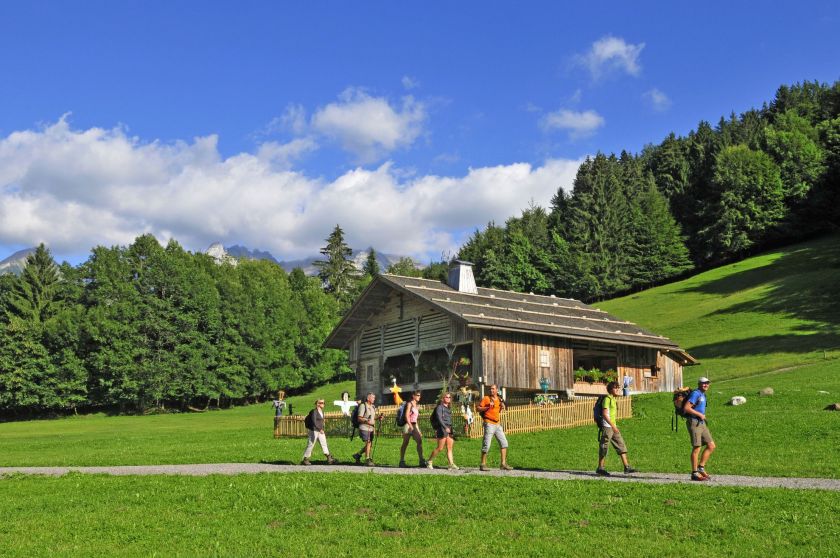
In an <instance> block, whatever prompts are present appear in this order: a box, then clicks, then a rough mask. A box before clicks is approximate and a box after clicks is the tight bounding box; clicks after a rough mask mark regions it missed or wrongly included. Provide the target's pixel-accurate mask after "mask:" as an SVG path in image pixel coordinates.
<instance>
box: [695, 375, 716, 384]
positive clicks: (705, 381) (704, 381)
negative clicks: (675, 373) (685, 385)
mask: <svg viewBox="0 0 840 558" xmlns="http://www.w3.org/2000/svg"><path fill="white" fill-rule="evenodd" d="M697 383H698V384H710V383H712V382H711V380H709V378H707V377H706V376H700V379H698V380H697Z"/></svg>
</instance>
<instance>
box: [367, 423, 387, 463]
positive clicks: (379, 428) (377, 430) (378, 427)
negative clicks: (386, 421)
mask: <svg viewBox="0 0 840 558" xmlns="http://www.w3.org/2000/svg"><path fill="white" fill-rule="evenodd" d="M384 416H385V415H383V414H381V413H380V415H379V416H378V417H376V423H377V424H376V427H375V428H374V430H373V448H371V450H370V459H371V461H373V456H374V455H376V442H378V441H379V433H380V432H381V431H382V417H384ZM374 463H375V461H374Z"/></svg>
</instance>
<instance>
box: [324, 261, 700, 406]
mask: <svg viewBox="0 0 840 558" xmlns="http://www.w3.org/2000/svg"><path fill="white" fill-rule="evenodd" d="M324 346H325V347H328V348H334V349H345V350H347V351H348V354H349V360H350V365H351V366H352V367H353V368H354V369H355V370H356V392H357V394H364V393H366V392H369V391H372V392H374V393H377V394H381V395H382V396H385V395H388V394H389V388H390V387H391V386H392V383H393V382H394V381H396V383H397V384H398V385H400V386H401V387H402V388H403V390H405V391H409V390H412V389H420V390H423V391H424V392H425V391H430V392H438V391H440V389H441V381H442V378H443V377H444V375H445V374H447V373H449V374H451V373H452V372H453V371H454V372H455V374H456V375H457V376H458V378H457V380H458V381H460V383H461V384H462V385H464V384H468V385H473V386H477V387H482V386H484V385H489V384H492V383H495V384H498V385H499V386H500V387H503V388H506V391H507V393H508V397H509V398H511V396H512V395H514V396H515V395H516V394H520V395H521V396H522V397H523V398H524V397H527V396H530V395H531V394H533V393H534V392H537V391H539V390H540V379H541V378H547V379H548V381H549V390H550V391H553V392H560V393H564V394H566V395H572V394H573V393H574V370H575V369H578V368H585V369H587V370H590V369H593V368H595V369H599V370H603V371H606V370H615V371H617V375H618V378H619V380H620V379H621V378H622V377H623V376H630V377H632V378H633V384H632V388H633V390H634V391H637V392H652V391H668V390H673V389H676V388H677V387H679V386H680V385H682V383H683V377H682V373H683V371H682V369H683V366H686V365H690V364H696V363H697V361H696V360H695V359H694V358H693V357H692V356H691V355H689V354H688V353H687V352H686V351H684V350H683V349H681V348H680V347H679V346H677V344H676V343H674V342H673V341H671V340H669V339H668V338H666V337H663V336H661V335H656V334H655V333H651V332H649V331H646V330H644V329H642V328H640V327H639V326H637V325H635V324H633V323H630V322H628V321H625V320H622V319H620V318H617V317H614V316H611V315H610V314H608V313H606V312H604V311H603V310H598V309H597V308H593V307H591V306H588V305H586V304H583V303H582V302H579V301H577V300H572V299H566V298H556V297H554V296H541V295H533V294H523V293H517V292H512V291H502V290H497V289H485V288H480V287H479V288H477V287H476V285H475V280H474V278H473V274H472V267H471V264H469V263H467V262H456V263H455V265H454V266H453V267H452V269H450V271H449V281H448V284H445V283H442V282H439V281H433V280H428V279H418V278H413V277H401V276H396V275H379V276H377V277H376V278H374V279H373V281H372V282H371V284H370V285H369V286H368V287H367V289H365V291H364V292H363V293H362V294H361V295H360V296H359V299H358V300H357V301H356V302H355V304H354V305H353V306H352V308H351V309H350V311H349V312H348V313H347V315H346V316H345V317H344V319H343V320H342V321H341V322H340V323H339V324H338V325H337V326H336V327H335V329H334V330H333V331H332V333H330V335H329V337H328V338H327V340H326V341H325V343H324ZM458 363H460V364H461V366H456V365H457V364H458ZM425 399H427V398H426V396H425V393H424V400H425Z"/></svg>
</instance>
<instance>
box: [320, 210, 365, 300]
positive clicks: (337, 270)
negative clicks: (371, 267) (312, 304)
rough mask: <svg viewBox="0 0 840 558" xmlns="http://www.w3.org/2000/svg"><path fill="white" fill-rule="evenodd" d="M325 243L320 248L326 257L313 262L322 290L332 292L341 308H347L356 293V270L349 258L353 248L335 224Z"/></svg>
mask: <svg viewBox="0 0 840 558" xmlns="http://www.w3.org/2000/svg"><path fill="white" fill-rule="evenodd" d="M326 242H327V245H326V246H324V247H323V248H321V254H322V255H323V256H324V257H325V258H326V259H324V260H318V261H315V262H313V264H314V265H315V267H317V268H318V277H319V278H320V279H321V283H322V284H323V287H324V291H325V292H328V293H330V294H332V295H333V296H334V297H335V298H336V300H338V302H339V304H340V306H341V307H342V308H347V307H349V305H350V304H351V302H352V299H353V296H354V294H355V293H356V282H357V279H358V275H359V274H358V272H357V271H356V266H355V265H353V262H352V261H351V260H350V256H351V255H353V250H351V249H350V247H349V246H348V245H347V243H346V242H345V241H344V231H343V230H341V227H340V226H339V225H336V226H335V228H334V229H333V232H332V233H330V236H328V237H327V239H326Z"/></svg>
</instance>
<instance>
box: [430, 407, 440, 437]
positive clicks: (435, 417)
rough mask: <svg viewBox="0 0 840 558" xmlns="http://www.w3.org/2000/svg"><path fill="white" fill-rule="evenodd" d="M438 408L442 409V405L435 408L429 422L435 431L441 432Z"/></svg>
mask: <svg viewBox="0 0 840 558" xmlns="http://www.w3.org/2000/svg"><path fill="white" fill-rule="evenodd" d="M438 407H440V403H438V404H437V405H435V408H434V410H433V411H432V416H431V417H429V420H430V421H431V423H432V428H434V429H435V430H440V419H439V418H438V414H437V410H438Z"/></svg>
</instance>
